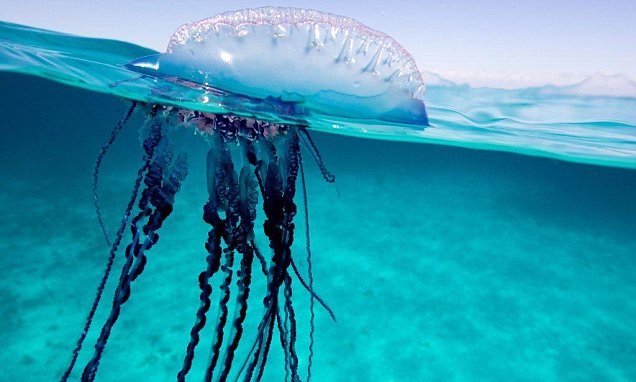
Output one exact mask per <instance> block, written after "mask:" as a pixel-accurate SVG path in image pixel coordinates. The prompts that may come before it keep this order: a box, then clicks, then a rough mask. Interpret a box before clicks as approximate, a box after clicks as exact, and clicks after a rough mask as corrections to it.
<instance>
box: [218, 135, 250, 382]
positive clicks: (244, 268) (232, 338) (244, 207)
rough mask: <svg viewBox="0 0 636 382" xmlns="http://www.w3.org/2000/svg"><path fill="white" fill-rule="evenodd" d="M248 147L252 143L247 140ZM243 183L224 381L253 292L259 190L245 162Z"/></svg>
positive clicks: (221, 379) (241, 177) (240, 180)
mask: <svg viewBox="0 0 636 382" xmlns="http://www.w3.org/2000/svg"><path fill="white" fill-rule="evenodd" d="M246 144H247V145H248V147H249V143H246ZM239 184H240V198H239V200H240V216H241V223H240V225H239V227H238V229H237V232H236V234H235V236H234V239H235V243H236V249H237V251H238V252H239V253H240V254H241V255H242V259H241V265H240V269H239V271H238V272H237V276H238V280H237V282H236V285H237V288H238V295H237V296H236V308H235V312H234V320H233V325H232V330H231V332H230V334H229V335H228V345H227V347H226V352H225V361H224V362H223V368H222V370H221V374H220V377H219V380H220V381H225V380H226V379H227V377H228V374H229V372H230V369H231V367H232V361H233V360H234V353H235V351H236V349H237V348H238V345H239V341H240V339H241V337H242V335H243V322H244V321H245V317H246V315H247V299H248V297H249V293H250V284H251V280H252V277H251V273H252V262H253V260H254V247H253V246H252V245H251V244H250V242H249V241H248V240H249V238H250V237H253V236H254V220H255V219H256V204H257V203H258V191H257V189H256V181H255V179H254V177H253V175H252V174H251V171H250V169H249V167H248V166H244V167H243V169H242V170H241V174H240V177H239Z"/></svg>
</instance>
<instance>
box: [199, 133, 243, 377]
mask: <svg viewBox="0 0 636 382" xmlns="http://www.w3.org/2000/svg"><path fill="white" fill-rule="evenodd" d="M221 166H222V167H223V169H224V171H223V172H224V175H225V179H224V180H225V181H224V182H223V183H220V184H218V185H217V189H218V190H217V194H219V195H222V198H220V199H221V201H222V202H224V203H223V204H224V205H225V206H226V207H225V214H226V218H225V225H226V232H225V236H224V241H225V243H226V245H227V247H226V248H225V249H224V255H225V256H224V257H225V259H224V263H223V265H221V270H222V271H223V272H224V273H225V278H224V279H223V283H222V284H221V287H220V289H221V292H222V295H221V298H220V299H219V315H218V317H217V321H216V331H215V339H214V341H213V342H212V355H211V357H210V361H209V362H208V367H207V369H206V372H205V378H204V380H205V381H206V382H209V381H211V380H212V375H213V372H214V369H215V368H216V364H217V362H218V359H219V357H220V350H221V346H222V344H223V338H224V329H225V326H226V323H227V316H228V307H227V303H228V301H229V300H230V284H231V282H232V274H233V272H232V265H233V263H234V250H235V248H234V235H235V234H236V230H237V224H238V220H239V185H238V179H237V176H236V172H235V171H234V164H233V163H232V157H231V155H230V152H229V150H228V148H227V147H226V146H225V145H223V146H222V148H221Z"/></svg>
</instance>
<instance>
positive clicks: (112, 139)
mask: <svg viewBox="0 0 636 382" xmlns="http://www.w3.org/2000/svg"><path fill="white" fill-rule="evenodd" d="M136 107H137V102H136V101H133V102H132V104H131V105H130V107H129V108H128V110H126V114H124V117H123V118H122V119H121V120H120V121H119V122H117V124H116V125H115V127H114V128H113V131H111V133H110V138H109V139H108V142H106V143H105V144H104V145H103V146H102V148H101V150H100V151H99V154H98V155H97V159H96V160H95V167H93V205H94V206H95V213H96V214H97V220H98V221H99V227H100V228H101V230H102V234H103V236H104V240H105V241H106V245H108V246H109V247H110V246H111V242H110V237H109V236H108V230H106V225H104V219H103V218H102V211H101V208H100V206H99V194H98V192H97V187H98V185H99V171H100V169H101V167H102V161H103V160H104V157H105V156H106V153H107V152H108V149H110V146H111V145H112V144H113V143H114V142H115V139H117V136H118V135H119V132H120V131H121V130H122V129H123V128H124V126H125V125H126V123H127V122H128V120H129V119H130V117H131V116H132V113H133V112H134V111H135V108H136ZM133 204H134V202H133ZM124 216H126V215H125V214H124Z"/></svg>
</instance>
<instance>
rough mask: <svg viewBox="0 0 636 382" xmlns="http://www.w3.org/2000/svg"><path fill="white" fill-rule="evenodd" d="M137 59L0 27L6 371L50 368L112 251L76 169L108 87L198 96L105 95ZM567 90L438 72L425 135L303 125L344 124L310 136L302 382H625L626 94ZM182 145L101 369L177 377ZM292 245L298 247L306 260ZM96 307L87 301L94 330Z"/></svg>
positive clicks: (191, 240)
mask: <svg viewBox="0 0 636 382" xmlns="http://www.w3.org/2000/svg"><path fill="white" fill-rule="evenodd" d="M148 52H150V51H148V50H147V49H144V48H140V47H137V46H134V45H130V44H126V43H122V42H114V41H96V40H90V39H84V38H78V37H72V36H65V35H59V34H56V33H52V32H44V31H38V30H33V29H29V28H26V27H21V26H15V25H12V24H1V25H0V84H1V85H2V86H0V105H1V106H2V107H1V108H0V120H2V121H3V123H2V125H1V126H2V127H1V128H0V133H1V134H0V211H2V214H0V215H1V216H2V218H1V220H0V276H1V277H0V317H1V320H2V322H1V325H0V328H1V329H0V348H1V349H2V352H0V364H1V365H3V374H2V379H5V380H12V381H43V380H56V379H58V378H59V377H60V376H61V374H62V373H63V371H64V368H65V367H66V365H67V362H68V360H69V358H70V354H71V351H72V348H73V345H74V343H75V340H76V337H77V336H78V335H79V332H80V331H81V327H82V325H83V320H84V318H85V315H86V313H87V310H88V308H89V306H90V302H91V299H92V297H93V295H94V290H95V287H96V286H97V283H98V280H99V277H100V275H101V270H102V268H103V266H104V262H105V258H106V255H107V252H108V249H107V248H106V247H105V245H104V242H103V238H102V237H101V233H100V231H99V227H98V225H97V220H96V218H95V213H94V210H93V201H92V194H91V179H92V167H93V163H94V159H95V156H96V154H97V153H98V152H99V149H100V147H101V145H102V144H103V143H104V142H105V141H106V140H107V138H108V135H109V132H110V130H111V129H112V127H113V126H114V124H115V123H116V122H117V120H118V119H119V118H120V117H121V115H122V114H123V113H124V111H125V109H126V108H127V105H128V104H127V103H126V102H124V101H122V100H121V99H120V98H119V97H127V98H133V99H140V100H146V101H148V100H154V101H159V100H160V101H162V102H166V103H175V104H184V105H188V104H189V103H191V102H195V101H196V99H197V97H198V96H200V94H197V93H196V90H194V89H190V88H180V87H179V86H178V85H175V84H174V83H169V84H165V83H161V84H160V83H156V82H151V81H147V80H144V79H140V80H135V81H132V82H126V83H124V84H122V85H118V86H115V87H111V86H110V85H111V84H112V83H113V82H115V81H117V80H121V79H124V78H134V76H133V74H131V73H127V72H126V71H125V70H124V69H122V68H121V67H119V66H117V65H120V64H122V63H125V62H127V61H128V60H129V59H131V58H134V57H137V56H140V55H143V54H147V53H148ZM51 80H53V81H51ZM56 82H61V83H63V84H65V85H62V84H60V83H56ZM68 85H71V86H68ZM152 89H155V90H157V89H160V90H161V92H157V91H152ZM575 90H576V89H575ZM566 93H569V94H566ZM573 93H576V91H573V90H572V89H569V90H568V89H563V88H561V89H558V88H554V87H543V88H534V89H524V90H517V91H505V90H493V89H473V88H469V87H462V86H455V85H452V84H447V83H443V82H439V83H438V84H437V85H435V86H429V88H428V91H427V100H428V105H429V114H430V116H431V122H432V124H433V125H434V127H432V128H430V129H427V130H424V131H419V130H414V129H411V128H407V127H405V126H390V127H386V126H384V127H382V126H375V127H372V128H367V130H366V131H364V130H361V129H360V124H359V122H360V121H358V124H356V123H352V124H351V125H347V126H348V127H347V126H344V125H342V126H340V128H339V129H333V128H330V127H329V126H330V125H329V124H325V120H327V119H328V118H327V117H324V118H322V119H321V118H317V119H316V120H315V121H312V122H314V123H315V125H312V128H314V129H315V130H321V131H324V132H334V130H337V131H336V132H338V133H339V134H326V133H323V132H316V133H314V136H315V140H316V143H317V144H318V146H319V147H320V149H321V152H322V155H323V157H324V158H325V160H326V162H327V164H328V166H329V169H330V170H331V171H332V172H334V173H335V174H336V176H337V182H336V185H335V186H333V185H329V184H325V183H324V181H323V180H322V177H321V176H320V173H319V172H318V170H317V169H316V168H315V167H314V166H313V165H311V164H308V166H307V172H308V188H309V207H310V213H311V224H312V247H313V252H314V274H315V280H316V284H315V287H316V289H317V291H318V292H319V293H320V295H321V296H322V297H323V298H324V299H325V300H326V301H328V302H329V304H330V305H331V307H332V308H333V309H334V310H335V312H336V314H337V316H338V323H337V324H334V323H332V322H331V320H330V319H329V317H328V315H327V314H325V312H324V311H322V310H319V309H318V310H317V322H316V325H317V331H316V346H315V351H316V355H315V357H314V368H313V374H314V378H313V380H315V381H407V380H414V381H440V380H449V381H475V380H479V381H632V380H636V367H635V366H634V365H636V281H635V279H634V276H633V275H634V274H636V257H635V255H634V254H636V239H635V238H634V237H635V236H634V234H635V233H636V218H635V216H636V197H635V196H634V195H636V172H635V171H634V170H633V169H634V168H636V154H635V153H636V145H635V142H636V132H635V121H636V116H635V113H636V112H635V110H636V107H634V106H635V105H636V101H635V100H634V99H633V98H628V97H622V98H621V97H607V96H604V97H599V96H581V95H575V94H573ZM113 95H114V96H118V97H114V96H113ZM156 97H158V98H156ZM224 101H225V102H226V104H224V107H235V108H237V112H239V113H241V112H246V110H245V109H241V108H245V107H246V106H245V105H240V104H238V103H232V102H231V101H232V100H228V99H224ZM248 106H249V107H256V108H258V107H259V105H248ZM260 106H262V108H261V109H260V110H261V112H263V113H264V114H266V113H267V105H264V106H263V105H260ZM331 122H333V121H331ZM141 123H142V116H141V115H139V114H137V115H135V116H134V117H133V119H132V120H131V122H130V124H129V126H127V127H126V128H125V129H124V131H123V132H122V136H121V137H120V138H119V140H118V141H117V143H116V144H115V145H114V146H113V148H112V151H111V152H110V153H109V156H108V157H107V158H106V161H105V164H104V168H103V171H102V179H101V183H100V185H101V188H100V192H101V195H102V206H103V210H104V211H103V213H104V218H105V221H106V223H107V225H108V227H109V228H110V229H111V230H114V229H115V228H114V227H115V226H116V224H117V222H118V220H119V219H120V214H121V211H122V209H123V206H124V205H125V203H126V201H127V198H128V193H129V192H130V188H131V186H132V183H133V182H134V178H135V174H136V170H137V168H138V166H139V163H140V158H141V155H142V153H141V149H140V147H139V146H140V144H139V132H138V129H137V127H138V126H140V125H141ZM339 123H344V122H343V121H339ZM361 136H368V137H373V138H382V139H362V138H361ZM182 144H183V145H184V147H188V149H189V151H190V163H191V171H190V175H189V178H188V179H187V180H186V182H185V184H184V187H183V190H182V192H181V193H180V194H179V195H178V197H177V201H176V204H175V212H174V214H173V215H172V216H171V217H170V219H168V221H167V222H166V225H165V226H164V227H163V228H162V231H161V232H160V234H161V240H160V241H159V243H158V244H157V246H156V247H154V248H153V249H152V251H151V252H150V253H149V263H148V266H147V268H146V271H145V272H144V274H143V275H142V276H141V277H140V279H139V280H138V281H137V282H136V283H135V284H134V286H133V288H134V290H133V295H132V297H131V300H130V301H129V302H128V303H127V304H126V305H125V306H124V308H123V313H122V316H121V319H120V321H119V322H118V323H117V326H116V327H115V329H114V331H113V336H112V338H111V340H110V342H109V344H108V347H107V350H106V352H105V353H104V359H103V361H102V366H101V368H100V372H99V374H98V380H100V381H130V380H148V381H167V380H174V379H175V375H176V372H177V371H178V369H179V368H180V366H181V362H182V357H183V352H184V349H185V346H186V343H187V339H188V332H189V330H190V327H191V325H192V321H193V317H194V311H195V309H196V307H197V306H198V287H197V283H196V277H197V275H198V273H199V272H200V271H201V270H202V268H203V266H204V257H205V250H204V248H203V244H204V241H205V238H206V232H207V228H206V224H205V223H204V222H203V221H202V219H201V208H202V205H203V204H204V202H205V200H206V198H207V195H206V189H205V176H204V175H205V166H204V162H205V161H204V158H205V152H206V148H207V147H206V144H205V143H204V142H203V141H202V140H201V139H199V137H197V136H192V135H188V136H184V137H183V142H182ZM455 146H466V147H468V148H465V147H455ZM493 149H503V150H506V151H512V152H503V151H493ZM519 153H525V154H533V155H519ZM555 158H560V159H561V160H557V159H555ZM575 162H585V163H575ZM599 164H601V165H603V166H599ZM299 220H300V219H299ZM298 224H299V226H300V225H301V223H300V222H299V223H298ZM303 244H304V243H303V242H302V240H300V239H299V240H298V242H297V243H295V247H294V249H295V250H296V252H295V253H298V254H300V255H299V257H298V262H299V266H301V268H302V270H305V267H306V264H305V263H304V262H303V261H302V259H303V258H304V253H303ZM120 264H121V259H120V258H118V260H117V263H116V265H115V267H116V269H117V266H118V265H120ZM255 281H256V282H257V284H256V285H254V290H255V291H258V290H263V288H264V285H263V284H262V281H261V284H258V282H259V281H258V280H255ZM113 288H114V285H112V283H111V284H109V286H108V287H107V291H112V289H113ZM259 288H260V289H259ZM254 295H255V296H257V295H258V294H257V293H254ZM109 298H110V296H107V297H106V299H107V300H108V299H109ZM294 303H295V304H296V307H297V312H298V315H299V317H298V319H299V344H298V349H299V352H300V357H301V359H300V362H301V365H300V369H301V370H304V368H305V365H306V364H305V362H306V355H307V341H308V340H307V335H306V333H307V332H308V325H307V319H308V313H307V310H308V304H309V298H308V296H307V294H306V293H304V291H303V290H300V289H298V290H296V291H295V295H294ZM105 305H107V304H105ZM251 306H253V307H254V306H259V301H258V297H255V299H254V300H253V301H252V305H251ZM254 309H258V308H254ZM106 314H107V312H106V308H105V307H104V306H102V307H101V309H100V310H99V311H98V314H97V317H96V323H99V324H101V322H102V321H103V320H104V318H105V315H106ZM99 324H96V326H99ZM95 331H96V330H93V331H91V333H89V337H88V339H87V345H86V346H85V349H90V346H91V345H90V344H92V343H93V342H94V341H95V339H96V335H97V333H95ZM206 334H207V337H206ZM210 336H211V334H210V333H209V331H208V332H205V333H204V338H205V339H204V340H203V342H202V348H201V349H202V350H201V351H200V353H199V357H197V358H195V365H194V367H193V372H192V374H191V376H192V378H191V379H192V380H198V379H200V378H201V375H202V372H203V369H204V367H205V366H204V363H205V361H206V357H205V356H204V355H203V354H205V351H206V350H207V348H209V344H210V341H211V339H210ZM275 345H276V344H275ZM272 350H273V351H272V355H271V358H270V361H269V363H268V367H267V368H266V374H265V378H264V380H267V381H280V380H283V377H282V376H283V375H284V370H283V367H282V365H283V361H282V352H280V350H279V349H278V347H277V346H273V347H272ZM87 353H88V352H86V351H85V352H83V353H82V355H81V356H80V360H79V362H78V365H80V368H81V367H83V365H84V364H85V363H86V361H87V359H88V356H89V354H87ZM73 376H74V377H76V379H77V374H73Z"/></svg>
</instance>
